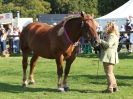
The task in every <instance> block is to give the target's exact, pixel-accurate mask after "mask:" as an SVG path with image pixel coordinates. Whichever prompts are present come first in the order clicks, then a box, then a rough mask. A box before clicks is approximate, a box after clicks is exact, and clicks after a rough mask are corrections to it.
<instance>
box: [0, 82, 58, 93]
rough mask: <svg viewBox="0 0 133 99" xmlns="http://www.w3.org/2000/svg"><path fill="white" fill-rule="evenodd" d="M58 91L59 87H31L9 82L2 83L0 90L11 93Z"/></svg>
mask: <svg viewBox="0 0 133 99" xmlns="http://www.w3.org/2000/svg"><path fill="white" fill-rule="evenodd" d="M44 91H46V92H58V90H57V89H53V88H31V87H30V86H28V87H22V86H20V85H11V84H8V83H0V92H10V93H25V92H44Z"/></svg>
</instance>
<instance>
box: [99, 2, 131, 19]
mask: <svg viewBox="0 0 133 99" xmlns="http://www.w3.org/2000/svg"><path fill="white" fill-rule="evenodd" d="M129 16H133V0H129V1H128V2H126V3H125V4H124V5H122V6H120V7H119V8H117V9H116V10H114V11H112V12H110V13H109V14H106V15H104V16H102V17H100V18H97V19H113V18H115V19H116V18H128V17H129Z"/></svg>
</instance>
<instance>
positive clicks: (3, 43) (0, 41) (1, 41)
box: [0, 25, 7, 56]
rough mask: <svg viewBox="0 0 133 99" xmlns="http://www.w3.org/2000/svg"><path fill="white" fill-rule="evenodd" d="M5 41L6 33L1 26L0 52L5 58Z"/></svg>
mask: <svg viewBox="0 0 133 99" xmlns="http://www.w3.org/2000/svg"><path fill="white" fill-rule="evenodd" d="M6 39H7V33H6V31H5V28H4V27H3V26H2V25H1V28H0V46H1V52H2V55H3V56H6V54H7V50H6Z"/></svg>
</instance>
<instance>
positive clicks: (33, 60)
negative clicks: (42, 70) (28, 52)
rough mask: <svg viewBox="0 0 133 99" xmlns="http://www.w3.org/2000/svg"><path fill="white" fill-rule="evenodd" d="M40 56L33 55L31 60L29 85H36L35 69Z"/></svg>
mask: <svg viewBox="0 0 133 99" xmlns="http://www.w3.org/2000/svg"><path fill="white" fill-rule="evenodd" d="M38 57H39V56H37V55H33V56H32V58H31V60H30V74H29V82H28V83H29V84H34V83H35V80H34V67H35V65H36V62H37V59H38Z"/></svg>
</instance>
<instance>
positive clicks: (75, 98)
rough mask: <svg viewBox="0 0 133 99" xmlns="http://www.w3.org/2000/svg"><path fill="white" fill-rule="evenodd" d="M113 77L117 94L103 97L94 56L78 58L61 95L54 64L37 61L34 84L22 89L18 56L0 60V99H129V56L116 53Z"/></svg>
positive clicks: (132, 67) (132, 57)
mask: <svg viewBox="0 0 133 99" xmlns="http://www.w3.org/2000/svg"><path fill="white" fill-rule="evenodd" d="M28 70H29V68H28ZM97 70H98V73H97ZM97 74H98V76H97ZM115 74H116V78H117V81H118V85H119V89H120V91H119V92H116V93H113V94H103V93H101V91H102V90H104V89H105V88H106V77H105V74H104V71H103V67H102V63H101V62H100V63H99V69H98V58H97V57H96V56H95V55H93V54H92V55H91V54H90V55H85V56H84V57H82V56H79V57H77V59H76V60H75V61H74V63H73V64H72V67H71V71H70V74H69V79H68V82H69V86H70V91H68V92H62V93H61V92H57V90H56V88H57V87H56V85H57V75H56V66H55V61H54V60H48V59H43V58H40V60H38V63H37V66H36V70H35V80H36V84H35V85H29V86H28V87H27V88H22V87H21V83H22V68H21V57H20V56H14V57H8V58H4V57H0V99H133V54H120V63H119V64H118V65H116V67H115Z"/></svg>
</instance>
